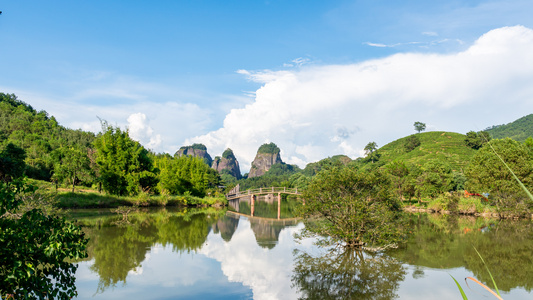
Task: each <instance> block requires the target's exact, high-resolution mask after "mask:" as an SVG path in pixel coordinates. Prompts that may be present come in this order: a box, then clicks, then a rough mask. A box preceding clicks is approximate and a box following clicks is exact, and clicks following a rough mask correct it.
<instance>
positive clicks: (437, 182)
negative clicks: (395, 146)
mask: <svg viewBox="0 0 533 300" xmlns="http://www.w3.org/2000/svg"><path fill="white" fill-rule="evenodd" d="M453 179H454V174H453V172H452V168H451V167H450V165H448V164H446V163H444V162H441V161H428V162H427V163H425V164H424V165H423V166H422V170H421V174H420V176H419V177H418V179H417V186H416V188H417V190H418V195H419V197H430V198H435V197H437V196H438V195H441V194H443V193H445V192H448V191H451V190H453V187H454V182H453Z"/></svg>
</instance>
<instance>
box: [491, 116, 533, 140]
mask: <svg viewBox="0 0 533 300" xmlns="http://www.w3.org/2000/svg"><path fill="white" fill-rule="evenodd" d="M485 131H487V132H488V133H490V135H491V136H492V138H493V139H503V138H506V137H509V138H511V139H513V140H515V141H519V142H524V141H525V140H526V139H527V138H528V137H530V136H533V114H530V115H527V116H525V117H522V118H520V119H518V120H516V121H514V122H511V123H509V124H505V125H496V126H492V127H489V128H487V129H485Z"/></svg>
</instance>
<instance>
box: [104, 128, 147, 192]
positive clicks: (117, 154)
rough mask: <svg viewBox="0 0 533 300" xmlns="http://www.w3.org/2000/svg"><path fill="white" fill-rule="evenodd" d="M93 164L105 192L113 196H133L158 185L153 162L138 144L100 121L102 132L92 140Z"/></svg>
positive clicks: (118, 129) (125, 133)
mask: <svg viewBox="0 0 533 300" xmlns="http://www.w3.org/2000/svg"><path fill="white" fill-rule="evenodd" d="M94 146H95V148H96V150H97V154H96V163H97V165H98V171H99V173H100V180H101V182H102V184H103V188H104V190H106V191H107V192H108V193H110V194H114V195H136V194H138V193H139V192H141V191H151V190H152V189H153V188H154V187H155V185H156V184H157V176H156V174H155V173H154V172H155V170H154V167H153V162H152V159H151V158H150V156H149V153H148V151H147V150H146V149H144V147H143V146H141V144H139V143H138V142H136V141H134V140H132V139H131V138H130V136H129V134H128V131H122V130H121V129H120V128H118V127H113V126H111V125H109V124H108V123H107V122H105V121H102V133H100V134H99V135H98V137H97V138H96V140H95V141H94Z"/></svg>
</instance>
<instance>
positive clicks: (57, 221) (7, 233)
mask: <svg viewBox="0 0 533 300" xmlns="http://www.w3.org/2000/svg"><path fill="white" fill-rule="evenodd" d="M5 155H6V152H2V153H0V161H6V157H5ZM19 158H20V157H19ZM2 167H5V165H4V166H2ZM16 169H17V168H7V169H4V170H3V174H4V175H5V174H8V176H3V178H2V180H1V181H0V298H2V299H4V297H6V298H10V297H13V298H15V299H30V298H39V299H47V298H48V299H56V298H59V299H71V298H72V297H74V296H76V295H77V292H76V286H75V285H74V280H75V277H74V274H75V272H76V269H77V266H76V265H73V264H71V263H69V262H68V261H67V260H68V259H81V258H84V257H85V256H86V253H85V246H86V244H87V240H86V239H85V238H84V233H83V232H82V230H81V228H80V227H78V226H75V225H73V224H71V223H69V222H67V221H66V220H65V219H63V218H60V217H57V216H54V215H50V214H47V213H46V212H45V211H44V210H43V209H42V208H34V207H33V206H35V203H31V202H32V201H35V200H34V198H35V197H38V195H36V193H35V188H33V187H30V186H28V185H26V184H25V183H24V181H23V180H20V179H19V178H16V177H17V175H18V174H19V173H18V172H17V170H16ZM6 170H7V171H6ZM9 170H15V171H14V172H10V171H9Z"/></svg>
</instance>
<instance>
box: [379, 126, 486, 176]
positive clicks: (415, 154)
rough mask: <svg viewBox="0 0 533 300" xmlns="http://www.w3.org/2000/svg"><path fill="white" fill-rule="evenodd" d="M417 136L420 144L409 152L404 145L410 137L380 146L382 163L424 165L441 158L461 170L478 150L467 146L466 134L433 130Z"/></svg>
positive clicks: (455, 168)
mask: <svg viewBox="0 0 533 300" xmlns="http://www.w3.org/2000/svg"><path fill="white" fill-rule="evenodd" d="M416 136H417V137H418V138H419V140H420V146H418V147H417V148H415V149H414V150H412V151H409V152H408V151H407V150H406V149H405V146H404V145H405V143H406V140H407V138H408V137H403V138H401V139H398V140H396V141H394V142H391V143H388V144H387V145H385V146H383V147H381V148H379V150H378V151H379V153H380V154H381V157H380V159H379V161H380V164H387V163H389V162H392V161H393V160H399V161H404V162H406V163H409V164H416V165H423V164H424V163H425V162H427V161H430V160H441V161H444V162H447V163H448V164H450V166H452V168H453V169H454V170H456V171H461V170H464V168H465V167H466V166H467V165H468V163H469V162H470V159H471V158H472V156H473V155H474V154H475V153H476V150H474V149H472V148H469V147H467V146H465V142H464V139H465V135H463V134H460V133H454V132H442V131H433V132H424V133H418V134H416Z"/></svg>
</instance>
